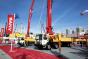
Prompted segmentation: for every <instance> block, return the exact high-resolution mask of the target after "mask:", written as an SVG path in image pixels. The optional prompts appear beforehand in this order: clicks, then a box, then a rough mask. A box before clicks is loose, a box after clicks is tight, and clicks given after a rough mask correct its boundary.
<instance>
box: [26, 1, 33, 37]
mask: <svg viewBox="0 0 90 59" xmlns="http://www.w3.org/2000/svg"><path fill="white" fill-rule="evenodd" d="M33 7H34V0H32V4H31V7H30V9H29V17H28V29H27V36H29V33H30V21H31V17H32V11H33Z"/></svg>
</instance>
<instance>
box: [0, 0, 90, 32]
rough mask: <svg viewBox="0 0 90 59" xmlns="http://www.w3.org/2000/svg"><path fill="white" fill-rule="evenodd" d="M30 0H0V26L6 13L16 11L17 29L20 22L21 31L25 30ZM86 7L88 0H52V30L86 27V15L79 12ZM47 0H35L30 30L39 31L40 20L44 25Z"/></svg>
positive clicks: (63, 30)
mask: <svg viewBox="0 0 90 59" xmlns="http://www.w3.org/2000/svg"><path fill="white" fill-rule="evenodd" d="M31 2H32V0H0V28H1V27H2V26H5V23H6V22H7V15H8V14H9V13H16V14H17V15H18V16H19V18H18V19H15V24H17V28H16V29H17V31H18V29H20V24H21V23H22V27H23V28H24V29H23V32H27V23H28V15H29V7H30V5H31ZM87 9H88V0H53V5H52V23H53V24H52V26H53V29H54V32H65V30H66V29H75V28H76V27H78V26H80V27H83V28H85V29H87V27H88V16H81V15H80V12H81V11H84V10H87ZM46 17H47V0H35V4H34V9H33V15H32V19H31V25H30V26H31V27H30V31H31V32H33V33H40V32H41V25H40V23H41V22H42V23H43V24H44V26H45V25H46Z"/></svg>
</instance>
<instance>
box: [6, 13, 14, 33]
mask: <svg viewBox="0 0 90 59" xmlns="http://www.w3.org/2000/svg"><path fill="white" fill-rule="evenodd" d="M14 19H15V18H14V14H13V15H8V22H7V28H6V34H12V32H13V27H14Z"/></svg>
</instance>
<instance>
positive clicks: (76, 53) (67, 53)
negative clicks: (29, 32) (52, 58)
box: [26, 46, 88, 59]
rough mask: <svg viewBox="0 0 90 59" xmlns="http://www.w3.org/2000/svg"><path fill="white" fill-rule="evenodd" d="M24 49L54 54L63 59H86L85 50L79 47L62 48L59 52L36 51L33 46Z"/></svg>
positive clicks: (86, 53)
mask: <svg viewBox="0 0 90 59" xmlns="http://www.w3.org/2000/svg"><path fill="white" fill-rule="evenodd" d="M26 49H33V50H37V51H41V52H44V53H48V54H54V55H56V56H57V57H63V58H65V59H88V51H87V49H82V48H80V47H62V48H61V52H60V51H59V49H51V50H47V49H38V48H36V47H35V46H29V47H27V48H26Z"/></svg>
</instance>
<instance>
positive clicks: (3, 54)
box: [0, 50, 11, 59]
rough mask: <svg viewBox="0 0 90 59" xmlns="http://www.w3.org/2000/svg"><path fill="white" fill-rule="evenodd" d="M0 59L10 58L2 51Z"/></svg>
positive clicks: (0, 51)
mask: <svg viewBox="0 0 90 59" xmlns="http://www.w3.org/2000/svg"><path fill="white" fill-rule="evenodd" d="M0 59H11V57H10V56H9V55H7V54H6V53H5V52H3V51H2V50H0Z"/></svg>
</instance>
